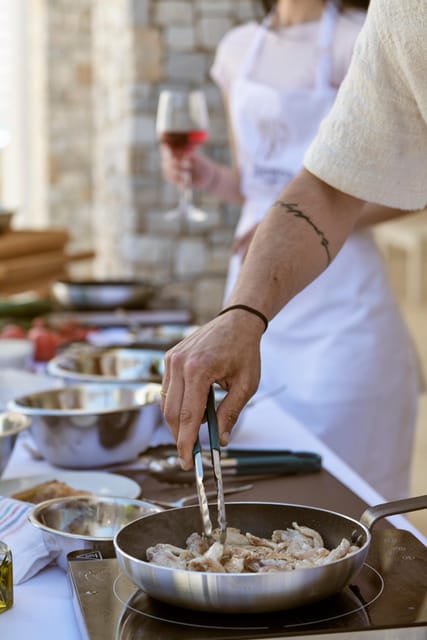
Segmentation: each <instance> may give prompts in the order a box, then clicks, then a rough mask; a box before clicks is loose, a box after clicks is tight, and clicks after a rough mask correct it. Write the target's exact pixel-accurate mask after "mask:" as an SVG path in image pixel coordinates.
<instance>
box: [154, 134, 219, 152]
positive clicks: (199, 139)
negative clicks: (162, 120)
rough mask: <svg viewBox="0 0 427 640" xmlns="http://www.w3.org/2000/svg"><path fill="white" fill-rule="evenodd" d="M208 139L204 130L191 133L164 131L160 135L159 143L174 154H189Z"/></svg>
mask: <svg viewBox="0 0 427 640" xmlns="http://www.w3.org/2000/svg"><path fill="white" fill-rule="evenodd" d="M207 139H208V132H207V131H206V130H205V129H195V130H193V131H164V132H163V133H162V134H160V141H161V142H162V144H165V145H166V146H167V147H169V149H170V150H171V151H172V152H174V153H190V152H191V151H193V150H194V149H195V148H196V147H197V146H198V145H200V144H204V143H205V142H206V141H207Z"/></svg>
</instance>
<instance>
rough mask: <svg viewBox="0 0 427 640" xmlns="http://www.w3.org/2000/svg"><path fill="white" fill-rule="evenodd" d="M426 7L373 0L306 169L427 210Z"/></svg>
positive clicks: (388, 201) (377, 197)
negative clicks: (347, 68) (426, 207)
mask: <svg viewBox="0 0 427 640" xmlns="http://www.w3.org/2000/svg"><path fill="white" fill-rule="evenodd" d="M426 33H427V3H426V2H425V1H424V0H405V2H402V1H401V0H372V2H371V6H370V9H369V12H368V17H367V19H366V22H365V25H364V28H363V29H362V32H361V34H360V36H359V38H358V40H357V43H356V47H355V51H354V56H353V59H352V63H351V65H350V69H349V72H348V74H347V76H346V78H345V79H344V82H343V84H342V85H341V88H340V90H339V92H338V96H337V99H336V103H335V105H334V107H333V109H332V111H331V112H330V114H329V115H328V116H327V118H326V119H325V120H324V121H323V123H322V125H321V127H320V129H319V133H318V135H317V137H316V138H315V140H314V141H313V143H312V144H311V146H310V148H309V149H308V151H307V153H306V156H305V159H304V165H305V167H306V169H307V170H308V171H310V172H311V173H313V174H314V175H315V176H317V177H318V178H320V179H321V180H323V181H324V182H326V183H327V184H329V185H331V186H333V187H335V188H336V189H339V190H340V191H343V192H345V193H348V194H350V195H352V196H354V197H356V198H360V199H363V200H366V201H368V202H374V203H378V204H382V205H385V206H389V207H395V208H399V209H405V210H414V209H421V208H423V207H424V206H425V205H426V203H427V83H426V77H427V38H426V36H425V34H426Z"/></svg>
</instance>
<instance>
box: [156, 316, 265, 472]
mask: <svg viewBox="0 0 427 640" xmlns="http://www.w3.org/2000/svg"><path fill="white" fill-rule="evenodd" d="M263 329H264V327H263V323H262V321H260V319H259V318H257V317H256V316H253V315H251V314H248V313H247V312H246V311H243V310H240V309H236V310H233V311H229V312H227V313H225V314H223V315H221V316H219V317H217V318H215V319H214V320H211V322H209V323H208V324H206V325H205V326H203V327H201V328H200V329H198V330H197V331H195V332H194V333H192V334H191V335H190V336H189V337H188V338H186V339H185V340H183V341H182V342H180V343H179V344H178V345H176V346H175V347H173V348H172V349H170V350H169V351H168V352H167V353H166V355H165V373H164V376H163V382H162V399H161V408H162V411H163V414H164V416H165V419H166V422H167V423H168V425H169V427H170V430H171V432H172V434H173V436H174V438H175V440H176V442H177V448H178V454H179V456H180V459H181V465H182V467H183V468H184V469H190V468H191V467H192V464H193V460H192V450H193V445H194V443H195V441H196V438H197V435H198V432H199V428H200V425H201V423H202V421H203V416H204V413H205V409H206V402H207V397H208V392H209V388H210V386H211V385H212V384H213V383H214V382H216V383H218V384H219V385H220V386H221V387H222V388H223V389H224V390H226V391H227V392H228V393H227V395H226V396H225V398H224V399H223V401H222V402H221V404H220V406H219V407H218V411H217V418H218V433H219V438H220V442H221V444H222V445H226V444H227V442H228V439H229V436H230V432H231V430H232V428H233V426H234V424H235V422H236V420H237V418H238V416H239V414H240V412H241V410H242V409H243V407H244V406H245V404H246V403H247V402H248V400H249V399H250V398H251V397H252V395H253V394H254V393H255V391H256V390H257V387H258V383H259V377H260V369H261V367H260V349H259V343H260V339H261V336H262V333H263Z"/></svg>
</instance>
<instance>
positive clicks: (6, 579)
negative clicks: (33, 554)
mask: <svg viewBox="0 0 427 640" xmlns="http://www.w3.org/2000/svg"><path fill="white" fill-rule="evenodd" d="M12 607H13V570H12V552H11V550H10V549H9V547H8V546H7V544H5V543H4V542H1V541H0V613H3V612H4V611H7V610H8V609H11V608H12Z"/></svg>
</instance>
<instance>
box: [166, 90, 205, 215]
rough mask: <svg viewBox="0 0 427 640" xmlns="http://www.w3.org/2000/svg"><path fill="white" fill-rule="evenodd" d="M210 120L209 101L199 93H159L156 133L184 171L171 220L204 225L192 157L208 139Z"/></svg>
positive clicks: (197, 91)
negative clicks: (194, 186)
mask: <svg viewBox="0 0 427 640" xmlns="http://www.w3.org/2000/svg"><path fill="white" fill-rule="evenodd" d="M208 126H209V117H208V110H207V106H206V99H205V95H204V93H203V91H200V90H199V89H188V90H186V89H171V90H169V89H165V90H163V91H161V92H160V95H159V102H158V107H157V118H156V132H157V137H158V139H159V140H160V142H161V143H162V144H165V145H166V146H167V147H169V149H170V151H171V152H172V153H173V154H174V155H176V156H178V157H179V158H180V161H181V166H182V170H183V184H182V186H181V187H180V197H179V202H178V206H177V208H176V209H174V210H172V211H170V212H168V214H167V215H168V216H169V217H170V218H174V219H176V218H179V219H180V220H187V221H189V222H196V223H197V222H203V221H204V220H205V219H206V213H205V212H204V211H202V210H201V209H198V208H197V207H195V206H194V205H193V191H192V185H191V170H190V159H189V154H190V153H191V152H192V151H193V150H194V149H195V148H196V147H197V146H198V145H201V144H203V143H204V142H206V140H207V139H208V135H209V134H208Z"/></svg>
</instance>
